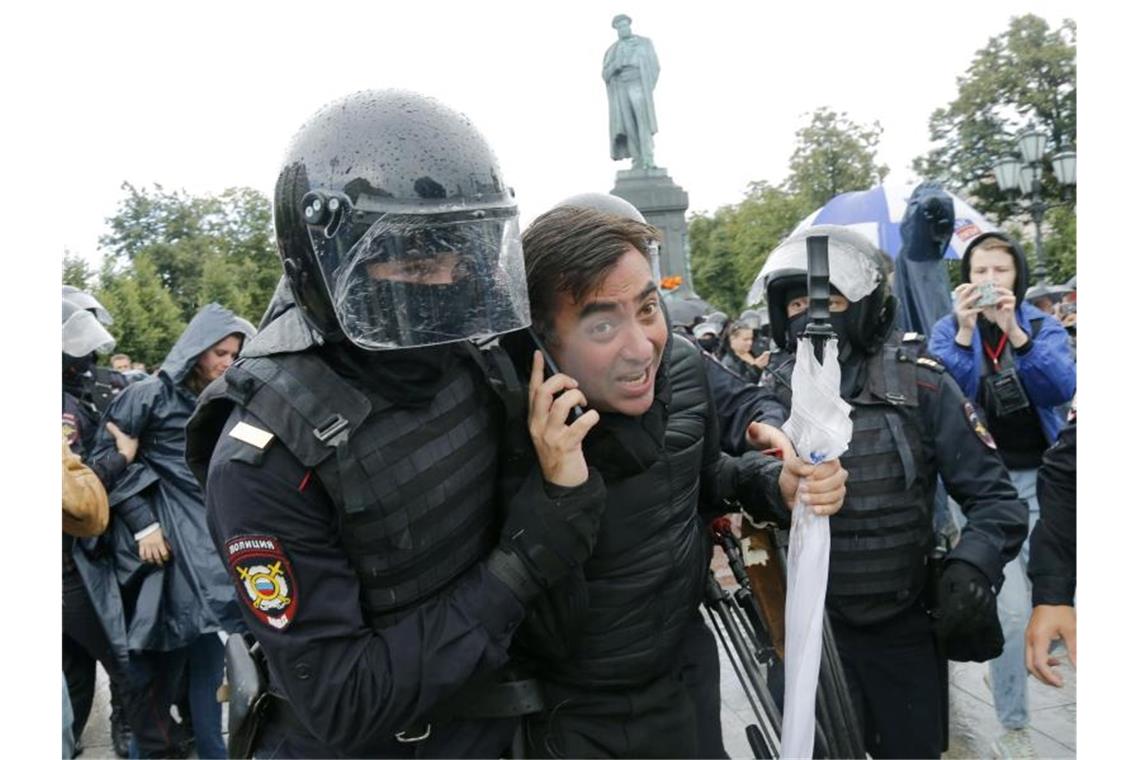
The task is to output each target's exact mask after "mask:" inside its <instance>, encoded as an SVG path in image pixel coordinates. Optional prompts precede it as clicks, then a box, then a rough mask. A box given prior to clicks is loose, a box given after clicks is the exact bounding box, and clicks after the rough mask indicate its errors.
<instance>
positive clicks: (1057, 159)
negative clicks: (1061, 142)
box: [994, 124, 1077, 283]
mask: <svg viewBox="0 0 1140 760" xmlns="http://www.w3.org/2000/svg"><path fill="white" fill-rule="evenodd" d="M1048 139H1049V135H1048V134H1046V133H1045V132H1044V131H1042V130H1039V129H1035V128H1034V127H1033V125H1032V124H1030V125H1029V127H1027V128H1026V129H1025V131H1023V132H1022V133H1021V134H1020V135H1018V138H1017V147H1018V150H1019V151H1020V152H1021V158H1020V159H1019V158H1017V157H1016V156H1011V157H1009V158H1003V159H1002V160H1000V161H998V162H997V163H996V164H994V176H995V178H996V179H997V183H998V189H999V190H1001V191H1002V192H1007V193H1009V194H1010V198H1011V199H1012V198H1013V197H1015V196H1016V195H1018V194H1019V193H1020V194H1021V195H1026V196H1029V205H1028V207H1027V208H1026V210H1027V211H1029V216H1030V218H1031V219H1033V228H1034V233H1035V235H1034V255H1033V259H1034V267H1033V279H1034V280H1036V282H1037V283H1043V282H1045V278H1046V272H1045V247H1044V245H1043V243H1042V241H1041V223H1042V222H1044V221H1045V212H1046V211H1048V210H1049V209H1051V208H1055V207H1056V206H1059V205H1061V204H1057V203H1046V202H1045V201H1044V199H1042V197H1041V179H1042V177H1043V176H1044V171H1045V161H1044V156H1045V143H1046V141H1047V140H1048ZM1052 164H1053V176H1055V177H1056V178H1057V182H1058V183H1059V184H1060V185H1061V186H1062V187H1070V186H1072V185H1075V184H1076V183H1077V154H1076V152H1075V151H1072V150H1062V151H1060V152H1058V153H1055V154H1054V155H1053V160H1052Z"/></svg>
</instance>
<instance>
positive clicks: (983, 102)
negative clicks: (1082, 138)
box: [913, 14, 1077, 279]
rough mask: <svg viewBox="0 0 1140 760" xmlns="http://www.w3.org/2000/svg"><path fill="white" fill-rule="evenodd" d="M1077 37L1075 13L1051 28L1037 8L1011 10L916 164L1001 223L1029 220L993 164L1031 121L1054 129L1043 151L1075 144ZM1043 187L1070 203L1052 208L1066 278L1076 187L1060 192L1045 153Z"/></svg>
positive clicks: (1057, 273) (1057, 271) (1054, 263)
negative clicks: (1003, 27) (1000, 186)
mask: <svg viewBox="0 0 1140 760" xmlns="http://www.w3.org/2000/svg"><path fill="white" fill-rule="evenodd" d="M1076 40H1077V27H1076V24H1075V23H1074V22H1073V21H1072V20H1069V19H1066V20H1065V21H1063V22H1062V23H1061V25H1060V27H1059V28H1058V29H1050V28H1049V25H1048V23H1047V22H1046V21H1045V20H1044V19H1042V18H1039V17H1037V16H1034V15H1032V14H1028V15H1024V16H1019V17H1015V18H1012V19H1011V20H1010V24H1009V28H1008V29H1006V30H1005V31H1004V32H1002V33H1001V34H999V35H997V36H995V37H992V38H990V40H989V42H988V43H987V44H986V46H985V47H984V48H982V49H981V50H979V51H977V53H976V54H975V56H974V60H973V62H972V63H971V64H970V68H969V69H968V70H967V72H966V74H965V75H964V76H961V77H959V78H958V96H957V98H955V99H954V101H953V102H951V103H950V104H949V105H948V106H946V107H945V108H939V109H937V110H936V111H935V112H934V113H933V114H932V115H931V117H930V139H931V142H932V143H933V144H934V148H933V149H932V150H931V151H930V152H929V153H927V154H926V155H925V156H923V157H920V158H918V159H915V161H914V163H913V168H914V170H915V171H916V172H917V173H918V174H919V175H920V176H922V177H924V178H927V179H933V180H938V181H940V182H942V183H943V184H945V185H946V186H947V187H949V188H952V189H953V190H955V191H956V192H958V193H959V194H961V195H963V196H967V197H969V198H970V199H971V201H972V202H973V204H974V205H975V207H976V208H977V209H978V210H979V211H981V212H983V213H984V214H986V216H988V217H990V218H991V219H994V220H995V221H997V222H999V223H1002V222H1005V221H1006V220H1007V219H1009V218H1010V217H1013V216H1016V217H1017V218H1018V219H1019V220H1021V221H1026V220H1027V219H1028V214H1027V213H1026V211H1025V204H1024V203H1020V204H1014V203H1010V201H1009V198H1007V197H1004V195H1003V193H1001V191H1000V190H999V189H998V187H997V183H996V181H995V179H994V176H993V166H994V164H995V163H996V162H997V160H998V159H1000V158H1003V157H1005V156H1009V155H1018V154H1017V146H1016V135H1017V133H1018V132H1020V131H1021V130H1022V129H1023V128H1024V127H1026V126H1027V125H1028V124H1029V123H1032V124H1034V125H1035V126H1037V127H1040V128H1043V129H1044V130H1045V131H1046V132H1047V133H1048V134H1049V136H1050V142H1049V145H1048V147H1047V152H1046V158H1048V157H1049V154H1051V153H1054V152H1057V151H1060V150H1062V149H1064V148H1065V147H1066V146H1067V147H1071V148H1073V149H1074V150H1075V149H1076V143H1077V66H1076ZM1041 192H1042V197H1043V198H1044V200H1045V201H1046V202H1049V203H1058V204H1062V205H1063V206H1065V207H1066V209H1064V210H1062V209H1058V210H1055V211H1053V212H1050V214H1049V215H1048V218H1049V228H1048V233H1047V234H1046V235H1045V239H1046V245H1045V249H1046V258H1047V259H1048V260H1049V265H1050V269H1051V270H1053V276H1054V277H1055V278H1061V279H1067V278H1068V277H1070V276H1072V273H1073V271H1075V262H1076V234H1075V233H1076V225H1075V219H1073V209H1074V208H1075V195H1074V194H1073V193H1072V191H1070V192H1069V194H1068V195H1066V194H1065V193H1063V192H1062V190H1061V188H1060V186H1059V184H1058V183H1057V181H1056V178H1055V177H1054V176H1053V173H1052V167H1051V165H1049V162H1048V161H1046V166H1045V174H1044V178H1043V180H1042V188H1041ZM1069 222H1072V223H1069ZM1027 237H1029V238H1030V239H1032V235H1029V236H1027ZM1029 248H1030V250H1031V249H1032V244H1031V245H1030V246H1029ZM1070 266H1072V267H1074V269H1073V270H1070V269H1069V267H1070ZM1061 275H1064V277H1063V278H1062V277H1061Z"/></svg>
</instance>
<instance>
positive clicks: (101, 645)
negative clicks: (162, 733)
mask: <svg viewBox="0 0 1140 760" xmlns="http://www.w3.org/2000/svg"><path fill="white" fill-rule="evenodd" d="M96 662H99V663H100V664H102V665H103V669H104V670H106V671H107V676H108V677H109V678H110V680H111V684H112V685H113V687H114V689H115V691H116V692H117V693H118V695H119V699H120V700H121V702H122V709H123V710H124V711H125V713H126V717H127V722H128V723H129V724H130V726H131V729H132V730H137V728H136V726H137V725H138V724H139V723H140V721H141V720H142V703H141V699H140V695H139V694H138V693H137V691H135V690H134V689H133V688H132V687H131V684H130V681H129V679H128V677H127V673H126V671H125V670H124V669H123V667H122V665H121V663H120V662H119V660H117V659H116V658H115V655H114V652H113V651H112V649H111V642H110V641H108V639H107V634H106V632H105V631H104V630H103V625H102V624H101V623H100V622H99V615H98V613H97V612H96V611H95V607H94V606H93V605H92V604H91V597H90V595H89V594H88V593H87V587H86V586H85V585H83V579H82V578H81V577H80V575H79V573H78V572H77V571H76V570H75V569H74V566H72V567H71V568H70V571H68V572H65V573H64V574H63V674H64V677H65V678H66V679H67V689H68V693H69V694H70V696H71V705H72V709H73V711H74V715H75V718H74V723H73V726H74V734H75V740H76V741H78V740H79V737H81V736H82V735H83V729H84V727H85V726H86V725H87V717H88V716H89V715H90V713H91V703H92V702H93V701H94V698H95V663H96Z"/></svg>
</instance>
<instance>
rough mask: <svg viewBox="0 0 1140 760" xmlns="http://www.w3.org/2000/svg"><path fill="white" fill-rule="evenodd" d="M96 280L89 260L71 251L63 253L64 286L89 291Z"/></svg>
mask: <svg viewBox="0 0 1140 760" xmlns="http://www.w3.org/2000/svg"><path fill="white" fill-rule="evenodd" d="M94 278H95V271H94V270H93V269H92V268H91V265H90V264H88V263H87V259H85V258H83V257H82V256H80V255H79V254H77V253H73V252H72V251H69V250H64V252H63V284H64V285H71V286H73V287H76V288H79V289H80V290H87V288H88V287H89V286H90V284H91V281H92V280H93V279H94Z"/></svg>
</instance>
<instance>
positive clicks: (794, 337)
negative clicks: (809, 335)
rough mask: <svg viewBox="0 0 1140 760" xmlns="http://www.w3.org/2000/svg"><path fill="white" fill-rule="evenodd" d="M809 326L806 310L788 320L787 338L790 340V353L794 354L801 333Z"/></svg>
mask: <svg viewBox="0 0 1140 760" xmlns="http://www.w3.org/2000/svg"><path fill="white" fill-rule="evenodd" d="M807 326H808V313H807V312H806V311H804V312H801V313H799V314H797V315H796V316H794V317H792V318H791V319H789V320H788V329H787V336H786V340H787V342H788V353H790V354H794V353H795V352H796V342H797V341H798V340H799V339H800V333H802V332H803V331H804V330H806V329H807Z"/></svg>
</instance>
